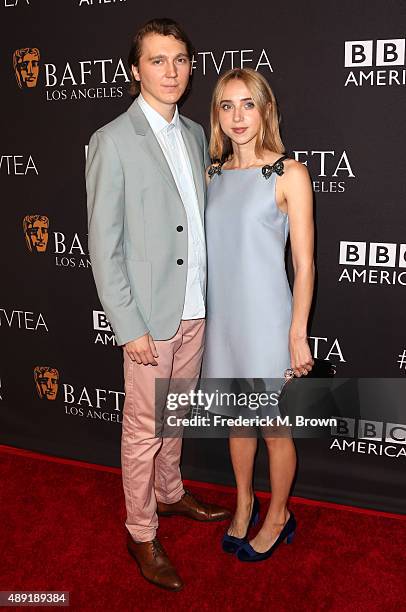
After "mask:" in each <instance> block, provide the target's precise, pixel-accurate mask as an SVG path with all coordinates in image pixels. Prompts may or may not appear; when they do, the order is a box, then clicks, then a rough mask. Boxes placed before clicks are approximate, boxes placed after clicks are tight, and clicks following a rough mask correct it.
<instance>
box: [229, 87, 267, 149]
mask: <svg viewBox="0 0 406 612" xmlns="http://www.w3.org/2000/svg"><path fill="white" fill-rule="evenodd" d="M219 121H220V126H221V129H222V130H223V132H224V133H225V134H226V136H228V137H229V138H230V139H231V140H232V141H233V142H234V143H235V144H238V145H245V144H247V143H249V142H250V141H251V140H254V144H255V139H256V136H257V134H258V132H259V130H260V128H261V115H260V113H259V111H258V109H257V108H256V106H255V103H254V101H253V99H252V97H251V92H250V90H249V89H248V87H247V86H246V85H245V83H244V82H243V81H242V80H241V79H232V80H231V81H229V82H228V83H227V85H226V86H225V88H224V92H223V96H222V99H221V100H220V109H219Z"/></svg>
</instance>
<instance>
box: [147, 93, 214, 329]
mask: <svg viewBox="0 0 406 612" xmlns="http://www.w3.org/2000/svg"><path fill="white" fill-rule="evenodd" d="M137 101H138V104H139V106H140V108H141V110H142V111H143V113H144V115H145V117H146V119H147V121H148V123H149V125H150V127H151V129H152V131H153V132H154V134H155V136H156V138H157V140H158V142H159V144H160V146H161V149H162V151H163V154H164V155H165V158H166V161H167V162H168V165H169V168H170V169H171V172H172V176H173V178H174V181H175V183H176V186H177V188H178V191H179V194H180V197H181V198H182V202H183V206H184V208H185V211H186V217H187V224H188V261H187V278H186V294H185V303H184V307H183V313H182V319H200V318H203V317H204V316H205V313H206V309H205V296H204V288H205V280H206V247H205V238H204V229H203V223H202V218H201V216H200V211H199V204H198V200H197V194H196V187H195V183H194V179H193V172H192V166H191V165H190V159H189V155H188V153H187V150H186V147H185V143H184V141H183V138H182V132H181V128H180V121H179V112H178V107H177V106H176V108H175V113H174V115H173V118H172V121H171V122H170V123H168V122H167V121H166V119H164V117H162V115H161V114H160V113H158V111H156V110H155V109H154V108H152V106H151V105H150V104H148V102H146V100H145V99H144V98H143V96H142V94H139V96H138V98H137Z"/></svg>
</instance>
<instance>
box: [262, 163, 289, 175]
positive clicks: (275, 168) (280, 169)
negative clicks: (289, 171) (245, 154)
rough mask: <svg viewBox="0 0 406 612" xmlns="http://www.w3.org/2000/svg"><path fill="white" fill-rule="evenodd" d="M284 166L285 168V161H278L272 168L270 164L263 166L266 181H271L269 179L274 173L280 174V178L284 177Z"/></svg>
mask: <svg viewBox="0 0 406 612" xmlns="http://www.w3.org/2000/svg"><path fill="white" fill-rule="evenodd" d="M284 171H285V170H284V166H283V161H277V162H275V163H274V164H272V166H270V165H269V164H267V165H266V166H263V168H262V176H263V177H264V178H265V179H269V177H270V176H271V174H272V172H276V174H278V176H282V174H283V173H284Z"/></svg>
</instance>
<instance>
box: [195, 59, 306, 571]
mask: <svg viewBox="0 0 406 612" xmlns="http://www.w3.org/2000/svg"><path fill="white" fill-rule="evenodd" d="M211 128H212V133H211V140H210V155H211V158H212V159H217V160H219V161H218V162H216V163H214V164H212V165H211V166H210V167H209V168H208V169H207V182H208V203H207V208H206V234H207V252H208V288H207V331H206V350H205V355H204V359H203V373H202V378H223V379H227V380H228V381H231V380H233V379H234V380H235V379H241V378H242V379H245V380H249V379H259V378H263V379H278V380H282V379H283V375H284V372H285V370H286V369H287V368H292V369H293V371H294V373H295V375H296V376H302V375H307V374H308V372H309V371H310V370H311V369H312V366H313V364H314V362H313V359H312V355H311V352H310V348H309V345H308V342H307V321H308V315H309V310H310V305H311V301H312V294H313V282H314V264H313V233H314V229H313V197H312V187H311V182H310V178H309V175H308V172H307V169H306V168H305V167H304V166H303V165H302V164H301V163H299V162H297V161H295V160H293V159H289V158H288V157H287V156H285V155H283V153H284V147H283V144H282V141H281V138H280V135H279V126H278V114H277V107H276V101H275V97H274V95H273V93H272V90H271V88H270V86H269V84H268V83H267V81H266V80H265V79H264V77H262V76H261V75H260V74H259V73H257V72H255V71H254V70H251V69H233V70H230V71H228V72H227V73H225V74H224V75H223V76H222V77H221V78H220V79H219V81H218V82H217V85H216V87H215V90H214V92H213V98H212V106H211ZM289 231H290V242H291V250H292V260H293V268H294V275H295V278H294V287H293V299H292V293H291V291H290V288H289V284H288V280H287V276H286V270H285V245H286V239H287V236H288V233H289ZM215 411H216V412H220V413H221V412H222V410H221V408H219V407H217V408H216V409H215ZM264 439H265V443H266V445H267V449H268V454H269V465H270V482H271V489H272V499H271V503H270V506H269V510H268V513H267V515H266V517H265V520H264V522H263V524H262V527H261V529H260V531H259V532H258V533H257V535H256V536H255V537H254V538H253V539H252V540H251V541H248V539H247V533H248V528H249V526H250V525H251V524H255V522H256V521H257V520H258V516H259V503H258V499H257V498H256V497H255V495H254V494H253V489H252V478H253V467H254V456H255V452H256V448H257V437H256V436H255V437H252V436H251V437H241V434H240V435H238V434H237V435H231V436H230V440H229V444H230V453H231V459H232V464H233V469H234V474H235V479H236V484H237V507H236V511H235V514H234V517H233V520H232V522H231V525H230V527H229V529H228V531H227V533H226V534H225V536H224V538H223V549H224V550H225V551H226V552H236V553H237V557H238V559H239V560H241V561H260V560H263V559H266V558H268V557H269V556H270V555H271V554H272V553H273V552H274V550H275V549H276V547H277V546H278V545H279V544H280V542H282V541H283V540H286V541H288V542H289V541H290V540H291V539H292V537H293V533H294V530H295V527H296V522H295V518H294V516H293V513H291V512H289V510H288V508H287V500H288V496H289V491H290V488H291V485H292V480H293V476H294V473H295V468H296V451H295V447H294V444H293V441H292V439H291V437H290V435H289V436H286V435H285V436H283V437H281V436H276V435H274V436H272V435H271V436H270V435H269V431H268V433H267V436H266V437H264Z"/></svg>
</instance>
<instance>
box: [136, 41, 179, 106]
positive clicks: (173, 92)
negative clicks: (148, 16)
mask: <svg viewBox="0 0 406 612" xmlns="http://www.w3.org/2000/svg"><path fill="white" fill-rule="evenodd" d="M190 70H191V62H190V59H189V57H188V55H187V50H186V45H185V43H183V42H182V41H180V40H177V39H176V38H175V37H174V36H161V35H160V34H148V35H147V36H145V37H144V38H143V40H142V51H141V57H140V60H139V65H138V67H136V66H133V67H132V71H133V74H134V77H135V79H136V80H137V81H140V84H141V93H142V95H143V97H144V98H145V100H146V101H147V102H148V103H149V104H151V106H152V107H153V108H156V109H157V110H159V108H162V106H163V105H173V104H176V103H177V102H178V100H179V99H180V98H181V97H182V95H183V93H184V92H185V89H186V87H187V84H188V81H189V76H190Z"/></svg>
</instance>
